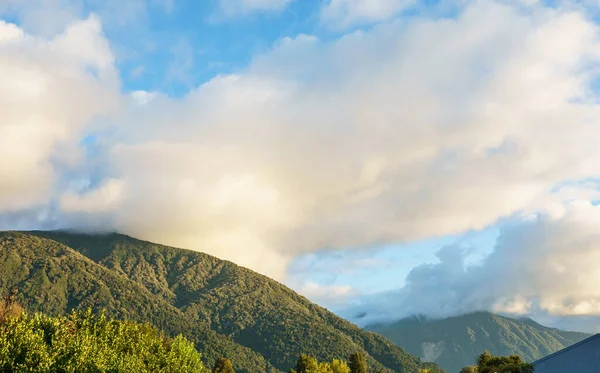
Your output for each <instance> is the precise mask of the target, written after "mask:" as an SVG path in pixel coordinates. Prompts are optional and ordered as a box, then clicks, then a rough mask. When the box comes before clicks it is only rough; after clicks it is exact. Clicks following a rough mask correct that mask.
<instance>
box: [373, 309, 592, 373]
mask: <svg viewBox="0 0 600 373" xmlns="http://www.w3.org/2000/svg"><path fill="white" fill-rule="evenodd" d="M366 329H368V330H371V331H375V332H377V333H380V334H381V335H383V336H384V337H386V338H389V339H390V340H391V341H392V342H394V343H396V344H397V345H398V346H401V347H402V348H404V349H405V350H406V351H407V352H409V353H411V354H413V355H416V356H420V357H422V358H423V359H424V360H429V361H435V362H436V363H437V364H439V365H440V366H441V367H442V368H444V369H446V370H447V371H448V372H459V371H460V369H461V368H462V367H464V366H467V365H473V364H475V361H476V359H477V356H479V354H481V353H483V352H484V350H488V351H489V352H491V353H492V354H493V355H519V356H521V357H522V358H523V359H524V360H525V361H529V362H532V361H534V360H537V359H539V358H541V357H543V356H546V355H549V354H551V353H553V352H555V351H558V350H560V349H563V348H564V347H567V346H570V345H572V344H573V343H576V342H579V341H581V340H583V339H585V338H587V337H588V336H589V335H588V334H585V333H578V332H567V331H562V330H559V329H554V328H548V327H545V326H542V325H540V324H538V323H536V322H535V321H533V320H531V319H520V320H518V319H511V318H508V317H504V316H500V315H496V314H493V313H489V312H476V313H471V314H467V315H462V316H457V317H450V318H446V319H441V320H427V319H424V318H417V317H412V318H407V319H404V320H400V321H397V322H394V323H390V324H377V325H370V326H367V328H366Z"/></svg>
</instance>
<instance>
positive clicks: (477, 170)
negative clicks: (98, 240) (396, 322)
mask: <svg viewBox="0 0 600 373" xmlns="http://www.w3.org/2000/svg"><path fill="white" fill-rule="evenodd" d="M597 14H598V9H597V7H596V4H594V3H592V2H587V1H562V2H540V1H534V0H478V1H472V2H464V1H460V0H456V1H453V0H439V1H409V0H331V1H330V0H323V1H321V0H314V1H300V0H211V1H192V0H131V1H128V2H121V1H117V0H106V1H99V0H34V1H31V2H22V1H18V0H6V1H4V2H2V3H0V20H1V22H0V80H2V81H3V82H4V84H3V85H2V87H0V107H5V108H7V109H6V110H4V111H3V112H1V113H0V135H1V136H0V157H3V159H10V160H11V161H10V162H4V163H2V164H0V228H3V229H23V228H28V229H31V228H42V229H48V228H73V227H77V228H79V229H85V230H92V231H105V230H117V231H120V232H124V233H127V234H130V235H132V236H136V237H139V238H142V239H147V240H151V241H156V242H160V243H165V244H169V245H174V246H181V247H188V248H192V249H196V250H201V251H206V252H208V253H211V254H213V255H216V256H219V257H222V258H225V259H228V260H232V261H234V262H236V263H238V264H240V265H244V266H247V267H249V268H251V269H254V270H257V271H259V272H261V273H264V274H267V275H269V276H271V277H273V278H275V279H277V280H279V281H282V282H284V283H286V284H288V285H289V286H291V287H293V288H294V289H296V290H298V291H300V292H301V293H302V294H304V295H306V296H307V297H309V298H310V299H312V300H314V301H316V302H318V303H320V304H322V305H324V306H327V307H329V308H332V309H334V310H336V311H338V312H340V313H341V314H344V315H348V314H350V315H351V313H352V312H355V311H356V312H358V311H361V312H362V311H366V312H367V313H372V314H373V315H374V318H377V317H379V318H399V317H404V316H407V315H408V314H411V313H426V314H430V315H433V316H448V315H452V314H457V313H461V312H468V311H473V310H481V309H487V310H492V311H495V312H503V313H507V314H515V315H529V316H534V317H537V318H538V319H539V320H546V321H548V322H550V323H553V324H554V325H566V326H567V327H568V324H561V322H563V321H564V320H573V318H577V317H580V316H581V317H585V318H586V319H585V320H590V318H591V320H593V319H594V318H595V317H598V316H600V293H599V292H598V291H599V290H598V289H597V288H596V286H593V284H594V283H596V282H597V280H598V281H600V272H599V271H598V270H597V268H594V267H593V266H590V265H589V263H593V262H594V261H595V260H597V259H598V258H597V255H598V254H597V253H598V252H600V251H599V246H598V245H600V238H599V237H597V234H596V233H595V232H596V230H595V227H596V224H597V223H598V222H600V217H599V216H600V215H599V214H600V213H599V211H600V210H599V209H600V207H599V206H598V204H597V201H598V200H600V193H599V188H598V180H600V166H598V165H600V152H599V151H598V147H597V143H598V141H600V130H599V128H600V124H599V123H598V122H597V121H598V119H597V118H599V117H600V107H599V106H598V102H599V101H598V84H597V82H598V75H599V74H598V72H599V71H600V69H599V68H598V67H600V52H598V51H599V50H600V44H599V43H598V40H600V37H599V36H600V32H599V27H598V24H597ZM24 143H25V144H27V146H23V144H24ZM532 262H534V263H538V265H537V266H536V267H535V268H530V267H527V266H524V264H523V263H532ZM507 263H510V265H508V264H507ZM488 275H493V276H494V279H495V280H494V281H488V279H487V276H488ZM573 279H575V280H573ZM565 284H567V285H565ZM386 310H387V311H389V310H393V312H391V313H390V312H387V311H386ZM561 320H562V321H561ZM565 322H566V321H565ZM588 324H589V323H588ZM588 324H586V325H588ZM573 325H575V324H573ZM581 325H582V324H577V326H574V327H577V328H579V329H581V328H582V326H581Z"/></svg>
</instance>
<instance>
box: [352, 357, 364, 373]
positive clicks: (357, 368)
mask: <svg viewBox="0 0 600 373" xmlns="http://www.w3.org/2000/svg"><path fill="white" fill-rule="evenodd" d="M350 373H367V359H365V355H363V354H361V353H360V352H355V353H353V354H352V355H350Z"/></svg>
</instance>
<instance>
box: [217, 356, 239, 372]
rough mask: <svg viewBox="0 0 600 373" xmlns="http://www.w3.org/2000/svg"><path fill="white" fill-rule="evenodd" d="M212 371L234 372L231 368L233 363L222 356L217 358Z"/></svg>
mask: <svg viewBox="0 0 600 373" xmlns="http://www.w3.org/2000/svg"><path fill="white" fill-rule="evenodd" d="M212 373H235V370H233V364H231V360H229V359H228V358H226V357H222V358H219V359H217V362H216V363H215V366H214V368H213V370H212Z"/></svg>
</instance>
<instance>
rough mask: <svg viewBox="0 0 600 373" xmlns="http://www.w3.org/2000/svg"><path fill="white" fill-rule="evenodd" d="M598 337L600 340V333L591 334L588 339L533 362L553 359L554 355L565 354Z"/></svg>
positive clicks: (534, 363) (535, 363)
mask: <svg viewBox="0 0 600 373" xmlns="http://www.w3.org/2000/svg"><path fill="white" fill-rule="evenodd" d="M596 339H599V340H600V333H597V334H594V335H593V336H591V337H589V338H586V339H584V340H583V341H579V342H577V343H575V344H572V345H570V346H569V347H565V348H563V349H562V350H560V351H556V352H555V353H553V354H550V355H548V356H545V357H543V358H541V359H539V360H536V361H534V362H533V363H532V364H533V365H537V364H539V363H541V362H544V361H546V360H548V359H552V358H553V357H556V356H558V355H560V354H563V353H565V352H567V351H569V350H572V349H574V348H576V347H579V346H581V345H583V344H586V343H589V342H591V341H593V340H596Z"/></svg>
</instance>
